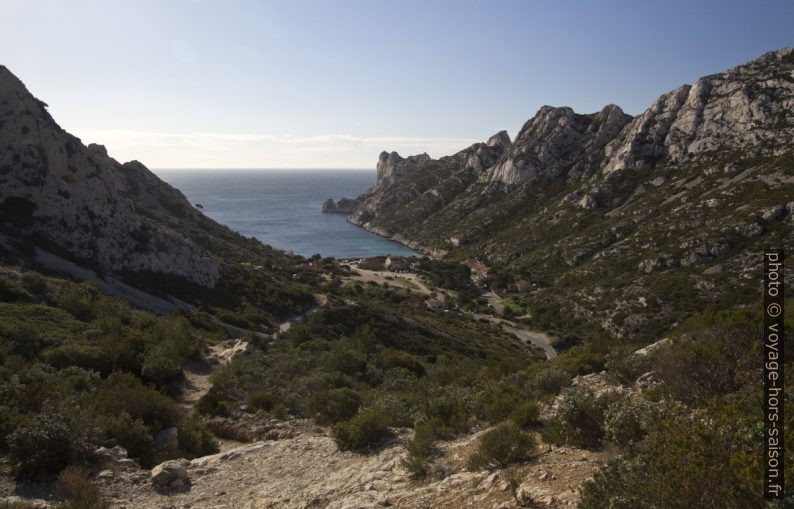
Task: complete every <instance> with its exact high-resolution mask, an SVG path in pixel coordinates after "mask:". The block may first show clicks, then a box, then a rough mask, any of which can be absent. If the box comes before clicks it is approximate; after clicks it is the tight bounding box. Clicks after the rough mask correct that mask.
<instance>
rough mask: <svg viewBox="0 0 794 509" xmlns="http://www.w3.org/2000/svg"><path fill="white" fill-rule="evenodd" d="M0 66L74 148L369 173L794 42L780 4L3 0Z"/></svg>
mask: <svg viewBox="0 0 794 509" xmlns="http://www.w3.org/2000/svg"><path fill="white" fill-rule="evenodd" d="M2 3H3V7H2V11H3V22H2V29H1V30H0V63H2V64H4V65H6V66H7V67H9V69H11V71H12V72H13V73H15V74H16V75H17V76H18V77H19V78H20V79H22V81H24V82H25V83H26V84H27V86H28V88H29V89H30V90H31V91H32V92H33V93H34V94H35V95H36V96H38V97H39V98H40V99H42V100H44V101H46V102H47V103H49V105H50V111H51V113H52V114H53V115H54V117H55V119H56V120H57V121H58V122H59V123H60V124H61V126H63V127H64V128H65V129H66V130H68V131H70V132H72V133H74V134H76V135H78V136H80V137H81V138H82V140H83V141H84V142H85V143H88V142H96V143H103V144H105V145H106V146H107V147H108V150H109V151H110V153H111V155H113V156H114V157H116V158H117V159H119V160H122V161H126V160H129V159H138V160H140V161H141V162H143V163H144V164H146V165H148V166H150V167H153V168H168V167H184V168H208V167H209V168H212V167H214V168H224V167H225V168H230V167H234V168H243V167H259V168H264V167H273V168H277V167H281V168H287V167H304V168H305V167H315V168H322V167H326V168H342V167H346V168H372V167H374V164H375V162H376V160H377V156H378V154H379V153H380V151H381V150H398V151H399V152H401V153H403V154H406V153H416V152H423V151H427V152H428V153H430V154H431V155H433V156H440V155H444V154H449V153H452V152H454V151H456V150H458V149H461V148H464V147H465V146H467V145H469V144H470V143H472V142H474V141H479V140H482V139H484V138H487V137H488V136H490V135H491V134H493V133H495V132H496V131H498V130H500V129H507V130H508V132H510V133H511V135H514V134H515V132H516V131H518V129H520V127H521V125H522V124H523V123H524V122H525V121H526V120H527V119H529V118H530V117H531V116H532V115H533V114H534V113H535V112H536V111H537V109H538V108H539V107H540V106H542V105H544V104H551V105H555V106H564V105H567V106H571V107H573V108H574V109H575V110H576V111H579V112H583V113H590V112H594V111H597V110H600V109H601V108H602V107H603V106H604V105H606V104H608V103H615V104H618V105H620V106H621V107H623V109H624V110H625V111H627V112H628V113H631V114H637V113H640V112H641V111H642V110H644V109H645V108H646V107H647V106H648V105H649V104H650V103H651V102H652V101H653V100H654V99H655V98H656V97H658V96H659V95H660V94H662V93H664V92H666V91H668V90H670V89H673V88H675V87H677V86H679V85H681V84H683V83H690V82H692V81H693V80H695V79H697V78H698V77H699V76H702V75H704V74H709V73H713V72H718V71H721V70H724V69H726V68H729V67H732V66H734V65H737V64H740V63H742V62H744V61H746V60H749V59H751V58H754V57H756V56H758V55H760V54H761V53H763V52H765V51H768V50H772V49H777V48H780V47H784V46H794V2H792V1H791V0H782V1H760V0H752V1H743V2H739V1H730V0H720V1H702V2H694V1H691V0H689V1H665V2H638V1H637V0H631V1H628V0H627V1H602V0H599V1H595V0H593V1H587V2H585V1H579V2H574V1H564V0H557V1H546V2H540V1H528V0H527V1H495V0H489V1H486V0H482V1H478V2H473V1H460V0H456V1H452V0H450V1H434V0H423V1H415V2H414V1H397V0H390V1H377V0H370V1H364V0H361V1H352V0H351V1H346V0H337V1H332V0H327V1H298V0H282V1H278V2H274V1H255V0H237V1H223V2H221V1H210V0H206V1H200V0H135V1H133V0H129V1H114V0H101V1H100V0H95V1H94V0H58V1H56V0H51V1H44V0H2Z"/></svg>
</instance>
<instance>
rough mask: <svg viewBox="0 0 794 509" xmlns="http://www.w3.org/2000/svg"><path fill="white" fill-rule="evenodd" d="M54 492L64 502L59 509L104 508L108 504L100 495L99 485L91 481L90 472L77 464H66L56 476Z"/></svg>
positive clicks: (108, 505)
mask: <svg viewBox="0 0 794 509" xmlns="http://www.w3.org/2000/svg"><path fill="white" fill-rule="evenodd" d="M55 493H56V494H57V495H58V497H60V498H62V499H63V500H64V502H63V503H62V504H59V505H58V507H59V508H61V509H105V508H107V507H110V504H109V503H108V502H107V501H106V500H105V499H104V498H103V497H102V492H101V491H100V490H99V487H98V486H97V485H96V484H94V483H93V482H92V481H91V476H90V473H89V472H88V471H87V470H86V469H84V468H82V467H79V466H68V467H66V468H65V469H64V470H63V471H62V472H61V473H60V475H59V476H58V482H57V483H56V484H55Z"/></svg>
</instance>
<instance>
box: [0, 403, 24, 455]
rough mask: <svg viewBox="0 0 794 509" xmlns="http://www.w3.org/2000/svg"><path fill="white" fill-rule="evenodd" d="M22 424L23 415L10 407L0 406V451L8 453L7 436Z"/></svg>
mask: <svg viewBox="0 0 794 509" xmlns="http://www.w3.org/2000/svg"><path fill="white" fill-rule="evenodd" d="M24 422H25V416H24V415H22V414H20V413H18V412H16V411H15V409H14V408H12V407H10V406H6V405H0V451H8V441H7V438H8V435H10V434H11V433H13V432H14V430H16V429H17V428H19V427H21V426H22V425H23V424H24Z"/></svg>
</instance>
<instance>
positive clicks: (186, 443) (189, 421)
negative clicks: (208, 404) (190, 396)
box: [177, 413, 219, 457]
mask: <svg viewBox="0 0 794 509" xmlns="http://www.w3.org/2000/svg"><path fill="white" fill-rule="evenodd" d="M177 437H178V439H179V449H180V450H181V451H183V452H185V453H187V455H188V456H191V457H196V456H206V455H208V454H215V453H216V452H218V450H219V449H218V442H217V441H216V440H215V438H214V437H213V436H212V433H211V432H210V430H209V428H208V427H207V424H206V423H205V422H204V420H203V419H202V418H201V417H199V416H198V415H196V414H192V413H191V414H190V415H188V416H187V417H185V418H184V419H182V422H180V423H179V425H178V426H177Z"/></svg>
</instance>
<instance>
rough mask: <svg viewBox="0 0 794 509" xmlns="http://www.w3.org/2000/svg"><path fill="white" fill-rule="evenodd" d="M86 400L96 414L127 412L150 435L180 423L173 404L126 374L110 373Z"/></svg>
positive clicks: (165, 397) (176, 409)
mask: <svg viewBox="0 0 794 509" xmlns="http://www.w3.org/2000/svg"><path fill="white" fill-rule="evenodd" d="M89 400H90V402H91V404H92V406H93V408H94V410H95V412H97V413H98V414H104V415H119V414H121V413H122V412H127V413H128V414H130V416H131V417H133V418H134V419H141V420H142V421H143V422H144V423H146V425H147V426H149V427H150V428H151V429H152V431H153V432H154V433H157V432H158V431H160V430H162V429H165V428H168V427H170V426H175V425H176V424H177V423H178V422H179V420H180V413H179V409H178V408H177V407H176V404H175V403H174V401H173V400H171V399H170V398H169V397H167V396H166V395H164V394H162V393H160V392H158V391H156V390H155V389H152V388H151V387H149V386H147V385H145V384H144V383H143V382H142V381H141V380H140V379H138V378H136V377H135V376H134V375H131V374H129V373H119V372H114V373H111V374H110V376H109V377H108V378H107V379H106V380H105V383H104V384H103V385H102V387H101V388H99V389H98V390H97V391H96V392H95V393H93V394H91V395H90V397H89Z"/></svg>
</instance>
